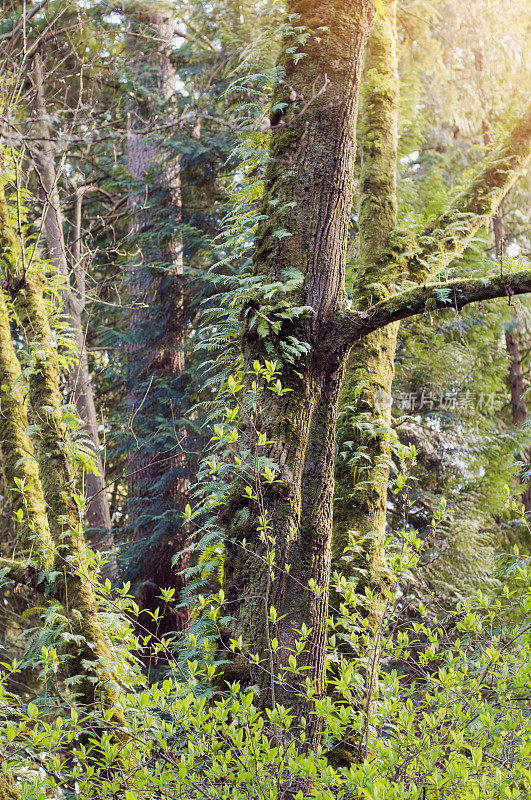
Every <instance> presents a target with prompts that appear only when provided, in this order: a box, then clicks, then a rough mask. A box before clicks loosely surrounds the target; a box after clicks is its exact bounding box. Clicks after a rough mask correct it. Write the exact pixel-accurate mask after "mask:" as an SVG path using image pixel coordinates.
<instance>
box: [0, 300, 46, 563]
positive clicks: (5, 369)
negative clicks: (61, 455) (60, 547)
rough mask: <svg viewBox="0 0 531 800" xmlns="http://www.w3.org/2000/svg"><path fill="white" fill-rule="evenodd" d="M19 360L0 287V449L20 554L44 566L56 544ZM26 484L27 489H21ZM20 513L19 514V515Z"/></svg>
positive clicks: (24, 487)
mask: <svg viewBox="0 0 531 800" xmlns="http://www.w3.org/2000/svg"><path fill="white" fill-rule="evenodd" d="M20 380H21V369H20V363H19V360H18V358H17V354H16V353H15V349H14V347H13V341H12V338H11V327H10V324H9V314H8V308H7V304H6V300H5V297H4V294H3V291H2V290H0V452H1V454H2V468H3V471H4V477H5V482H6V486H7V489H8V490H9V492H10V497H11V507H12V508H13V511H14V513H15V529H16V534H17V545H18V548H17V549H18V551H19V556H20V555H22V556H23V557H24V558H26V557H29V558H31V559H32V560H34V561H35V563H36V564H37V566H38V567H39V568H41V569H45V568H46V567H49V566H51V564H52V562H53V558H54V544H53V541H52V538H51V536H50V528H49V525H48V518H47V516H46V503H45V500H44V495H43V493H42V486H41V480H40V475H39V467H38V464H37V461H36V459H35V454H34V449H33V443H32V441H31V439H30V437H29V436H28V434H27V432H26V431H27V429H28V413H27V408H26V398H25V396H24V389H23V386H22V385H21V383H20ZM21 486H23V489H24V491H23V492H21V491H19V488H20V487H21ZM19 514H21V516H20V517H19V516H18V515H19Z"/></svg>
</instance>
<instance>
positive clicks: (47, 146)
mask: <svg viewBox="0 0 531 800" xmlns="http://www.w3.org/2000/svg"><path fill="white" fill-rule="evenodd" d="M32 80H33V85H34V93H35V105H34V113H35V115H36V117H37V121H36V128H37V130H38V131H40V136H42V139H40V140H37V142H36V143H35V146H34V147H32V148H31V151H30V152H31V155H32V159H33V162H34V164H35V169H36V171H37V174H38V176H39V182H40V185H41V189H42V194H43V198H42V199H43V203H44V228H45V233H46V241H47V246H48V253H49V256H50V258H51V259H52V261H53V262H54V263H55V264H56V266H57V269H58V271H59V274H60V275H61V277H62V278H63V281H64V284H63V300H64V303H65V309H66V312H67V314H68V318H69V322H70V325H71V327H72V331H73V333H74V336H75V340H76V344H77V350H78V354H79V362H78V363H77V364H76V365H75V366H74V367H73V368H72V370H71V372H70V374H69V376H68V385H69V389H70V392H71V393H72V395H73V398H74V402H75V405H76V408H77V412H78V414H79V417H80V419H81V421H82V423H83V427H84V429H85V430H86V432H87V435H88V437H89V439H90V441H91V442H92V444H93V447H94V461H95V466H96V470H97V474H93V473H92V472H86V473H85V475H84V482H85V493H86V496H87V522H88V524H89V526H90V528H91V529H92V531H93V537H92V538H93V542H94V545H95V546H96V547H97V548H98V549H100V550H104V551H105V552H107V553H108V558H109V564H108V567H107V573H108V574H109V576H110V577H115V576H116V554H115V552H114V541H113V534H112V524H111V514H110V508H109V500H108V497H107V491H106V489H105V477H104V470H103V462H102V459H101V452H100V441H99V432H98V428H99V426H98V416H97V413H96V406H95V404H94V392H93V389H92V383H91V378H90V371H89V366H88V358H87V348H86V344H85V333H84V330H83V322H82V319H81V307H82V306H81V302H80V301H78V300H77V299H76V297H75V296H74V293H73V291H72V289H71V287H70V269H69V264H68V257H67V251H66V244H65V239H64V232H63V216H62V213H61V204H60V197H59V190H58V186H57V173H56V170H55V163H54V162H55V160H54V155H53V150H52V145H51V141H50V138H51V137H50V129H49V126H48V123H47V119H48V117H47V113H46V105H45V99H44V86H43V75H42V63H41V59H40V55H39V54H38V53H37V55H36V56H35V57H34V60H33V72H32Z"/></svg>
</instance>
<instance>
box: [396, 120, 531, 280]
mask: <svg viewBox="0 0 531 800" xmlns="http://www.w3.org/2000/svg"><path fill="white" fill-rule="evenodd" d="M530 158H531V105H529V106H528V108H527V110H526V112H525V114H524V115H523V117H522V118H521V119H520V120H518V122H517V123H516V125H514V127H513V128H512V130H511V131H510V133H509V135H508V136H507V138H506V139H505V141H504V142H503V144H502V145H501V146H500V148H499V149H498V151H497V152H496V153H495V155H494V156H493V157H492V158H489V159H487V160H486V161H485V163H484V165H483V166H482V168H481V169H480V170H479V172H478V173H477V175H476V176H475V177H474V178H473V179H472V180H471V181H470V183H469V184H468V185H467V187H466V188H465V189H464V190H463V192H461V194H459V195H458V196H457V197H456V199H455V201H454V203H453V204H452V206H451V207H450V209H448V211H446V212H445V213H444V214H442V215H441V216H440V217H439V218H438V219H436V220H435V221H434V222H431V223H430V224H429V225H427V226H426V228H425V229H424V230H423V232H422V233H421V235H420V236H419V237H418V240H417V241H418V244H419V245H420V246H419V249H418V251H417V252H416V253H414V255H413V256H412V257H411V258H410V259H409V260H408V266H409V273H410V276H411V277H412V278H413V279H414V280H418V281H421V280H425V279H426V278H427V277H428V276H429V275H437V274H438V273H439V272H440V270H441V269H444V267H446V266H448V264H449V263H450V262H451V261H452V260H453V259H454V258H455V257H456V256H459V255H461V253H462V252H463V251H464V249H465V248H466V247H467V245H468V244H469V243H470V241H471V239H472V238H473V237H474V235H475V234H476V233H477V231H478V230H479V228H480V227H481V225H483V224H484V223H485V222H487V221H488V220H489V218H490V217H492V216H493V215H494V214H495V213H496V211H497V209H498V207H499V205H500V203H501V201H502V200H503V198H504V197H505V195H506V194H507V192H508V191H509V189H510V188H511V186H513V184H514V183H515V182H516V180H517V179H518V178H519V177H520V175H521V174H522V173H523V172H524V170H525V168H526V166H527V164H528V162H529V160H530Z"/></svg>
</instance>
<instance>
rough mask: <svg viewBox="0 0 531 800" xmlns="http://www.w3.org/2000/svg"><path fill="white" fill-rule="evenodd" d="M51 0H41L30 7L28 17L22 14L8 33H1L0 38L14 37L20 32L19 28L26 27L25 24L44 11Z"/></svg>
mask: <svg viewBox="0 0 531 800" xmlns="http://www.w3.org/2000/svg"><path fill="white" fill-rule="evenodd" d="M49 1H50V0H41V2H40V3H37V5H36V6H34V7H33V8H30V10H29V11H28V12H27V14H26V17H24V15H22V16H21V18H20V19H19V21H18V22H17V24H16V25H15V26H14V27H13V28H12V29H11V30H10V31H7V32H6V33H2V34H1V35H0V40H1V39H12V38H13V37H14V36H15V35H16V34H17V33H18V32H19V30H20V29H21V28H23V27H24V25H25V24H26V25H27V24H28V22H29V21H30V20H31V19H32V18H33V17H34V16H35V14H38V12H39V11H42V9H43V8H44V6H45V5H47V4H48V3H49Z"/></svg>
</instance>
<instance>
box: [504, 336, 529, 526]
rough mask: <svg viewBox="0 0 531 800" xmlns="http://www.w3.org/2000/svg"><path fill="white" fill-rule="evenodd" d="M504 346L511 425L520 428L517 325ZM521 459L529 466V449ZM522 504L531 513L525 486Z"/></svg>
mask: <svg viewBox="0 0 531 800" xmlns="http://www.w3.org/2000/svg"><path fill="white" fill-rule="evenodd" d="M505 345H506V347H507V353H508V354H509V374H508V381H509V391H510V394H511V414H512V420H513V425H516V426H517V427H521V426H522V425H523V424H524V422H525V421H526V420H527V403H526V401H525V385H524V373H523V370H522V356H521V354H520V336H519V331H518V325H517V324H515V325H514V326H513V327H512V328H509V329H507V330H506V331H505ZM521 458H522V460H523V461H525V462H526V463H527V464H531V450H530V449H529V448H528V449H527V450H525V451H524V452H523V453H522V454H521ZM522 503H523V505H524V509H525V512H526V513H527V512H528V511H531V486H527V487H526V488H525V490H524V492H523V493H522Z"/></svg>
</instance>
